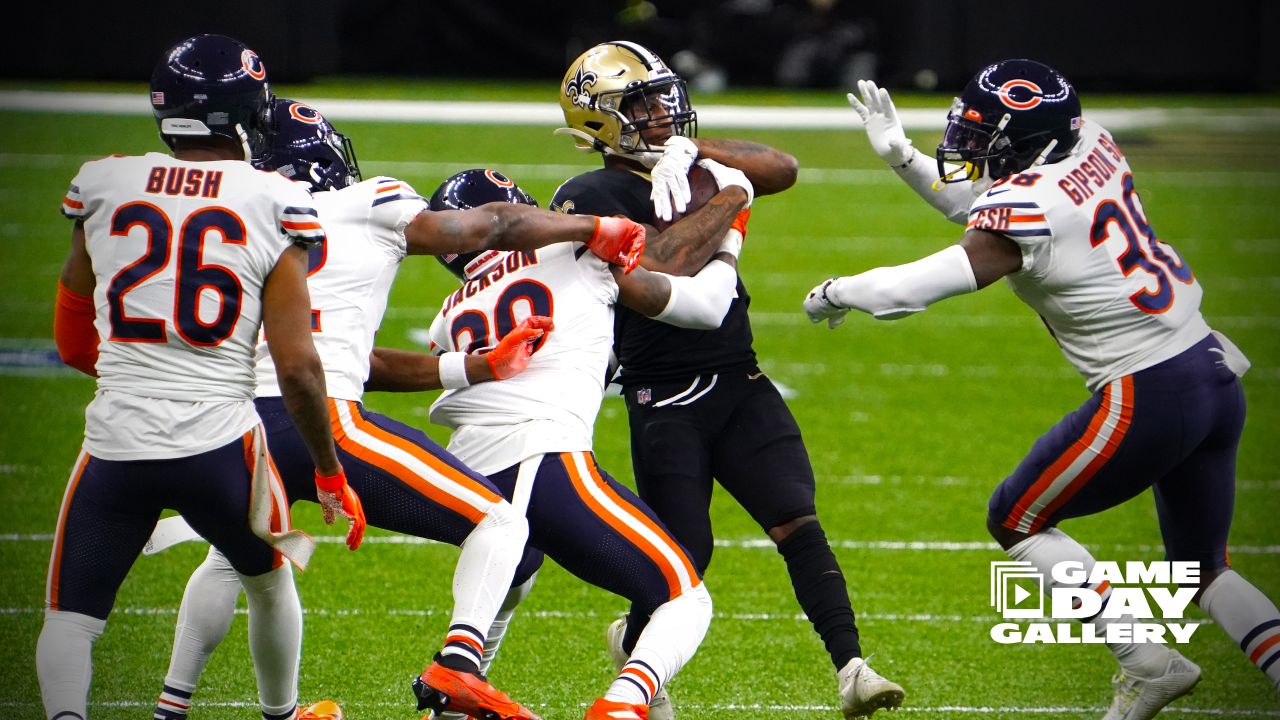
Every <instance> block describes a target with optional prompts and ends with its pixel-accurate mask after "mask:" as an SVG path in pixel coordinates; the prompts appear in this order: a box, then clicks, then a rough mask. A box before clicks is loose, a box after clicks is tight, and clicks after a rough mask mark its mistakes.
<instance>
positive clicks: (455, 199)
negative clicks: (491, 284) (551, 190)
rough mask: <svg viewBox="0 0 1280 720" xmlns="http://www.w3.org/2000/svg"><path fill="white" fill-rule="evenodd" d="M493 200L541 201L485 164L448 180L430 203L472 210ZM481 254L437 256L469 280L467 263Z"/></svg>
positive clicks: (459, 276) (435, 208)
mask: <svg viewBox="0 0 1280 720" xmlns="http://www.w3.org/2000/svg"><path fill="white" fill-rule="evenodd" d="M491 202H507V203H516V204H518V205H532V206H534V207H538V201H537V200H534V199H533V198H532V197H531V196H530V195H529V193H527V192H525V191H524V190H521V189H520V186H519V185H516V184H515V183H514V182H512V181H511V180H508V179H507V176H506V175H503V174H502V173H500V172H498V171H496V170H487V169H485V168H476V169H474V170H463V171H462V172H460V173H458V174H456V175H454V176H452V177H450V178H449V179H448V180H445V181H444V182H443V183H441V184H440V187H438V188H436V192H435V194H434V195H432V196H431V202H430V207H431V209H432V210H470V209H471V208H476V207H480V206H481V205H484V204H485V203H491ZM481 254H482V253H481V252H478V251H477V252H465V253H456V254H455V253H451V254H448V255H438V256H436V259H437V260H439V261H440V264H441V265H444V266H445V267H447V268H449V272H451V273H453V274H454V275H457V276H458V279H459V280H466V279H467V272H466V270H467V265H469V264H471V261H472V260H475V259H476V258H477V257H479V256H480V255H481Z"/></svg>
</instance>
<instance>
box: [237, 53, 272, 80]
mask: <svg viewBox="0 0 1280 720" xmlns="http://www.w3.org/2000/svg"><path fill="white" fill-rule="evenodd" d="M240 64H241V65H243V66H244V69H245V72H247V73H249V77H251V78H253V79H254V80H261V79H263V78H265V77H266V76H267V66H266V65H264V64H262V58H260V57H258V53H256V52H254V51H252V50H250V49H248V48H245V50H244V52H242V53H240Z"/></svg>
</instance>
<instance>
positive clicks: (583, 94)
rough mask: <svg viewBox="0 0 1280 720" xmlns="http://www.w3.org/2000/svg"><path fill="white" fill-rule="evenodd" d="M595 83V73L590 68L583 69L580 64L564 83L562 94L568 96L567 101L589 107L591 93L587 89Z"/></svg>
mask: <svg viewBox="0 0 1280 720" xmlns="http://www.w3.org/2000/svg"><path fill="white" fill-rule="evenodd" d="M595 84H596V74H595V73H594V72H591V71H590V70H585V69H584V68H583V66H582V65H579V66H578V70H577V72H575V73H574V74H573V77H572V78H570V79H569V82H567V83H565V85H564V94H565V95H567V96H569V102H572V103H573V104H574V105H577V106H578V107H582V108H588V107H591V94H590V93H588V92H587V90H588V89H589V88H590V87H591V86H593V85H595Z"/></svg>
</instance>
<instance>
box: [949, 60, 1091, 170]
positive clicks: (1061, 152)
mask: <svg viewBox="0 0 1280 720" xmlns="http://www.w3.org/2000/svg"><path fill="white" fill-rule="evenodd" d="M1080 125H1081V120H1080V98H1079V96H1077V95H1076V91H1075V88H1073V87H1071V83H1068V82H1067V79H1066V78H1064V77H1062V75H1061V74H1060V73H1059V72H1058V71H1056V70H1054V69H1053V68H1051V67H1049V66H1047V65H1043V64H1041V63H1038V62H1036V61H1034V60H1003V61H1001V62H998V63H996V64H994V65H988V66H987V67H985V68H983V69H982V71H981V72H979V73H978V74H977V75H975V76H974V77H973V79H972V80H970V81H969V84H968V85H967V86H965V89H964V93H962V94H961V95H960V97H958V98H956V100H955V102H954V103H953V104H952V106H951V112H950V113H949V114H948V115H947V129H946V132H945V133H944V134H943V136H942V142H941V144H939V145H938V150H937V158H938V175H939V176H941V177H942V180H943V182H961V181H964V180H977V179H979V178H982V177H987V178H990V179H991V180H999V179H1001V178H1004V177H1008V176H1010V175H1014V174H1017V173H1020V172H1022V171H1024V170H1026V169H1027V168H1030V167H1032V166H1035V165H1039V164H1041V163H1052V162H1057V161H1058V160H1061V159H1062V158H1064V157H1066V156H1067V154H1068V153H1070V152H1071V148H1072V147H1073V146H1074V145H1075V144H1076V140H1078V139H1079V137H1080ZM956 165H960V166H962V168H961V169H956V168H955V166H956ZM948 166H951V169H948ZM961 170H963V172H961Z"/></svg>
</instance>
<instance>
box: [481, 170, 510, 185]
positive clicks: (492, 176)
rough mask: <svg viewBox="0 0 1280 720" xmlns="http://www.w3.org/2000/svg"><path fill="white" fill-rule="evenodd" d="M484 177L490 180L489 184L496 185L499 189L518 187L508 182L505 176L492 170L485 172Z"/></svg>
mask: <svg viewBox="0 0 1280 720" xmlns="http://www.w3.org/2000/svg"><path fill="white" fill-rule="evenodd" d="M484 176H485V177H487V178H489V182H491V183H493V184H494V185H497V186H498V187H504V188H509V187H515V186H516V184H515V183H513V182H511V181H510V180H508V179H507V178H506V176H505V175H503V174H501V173H496V172H494V171H492V170H485V171H484Z"/></svg>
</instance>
